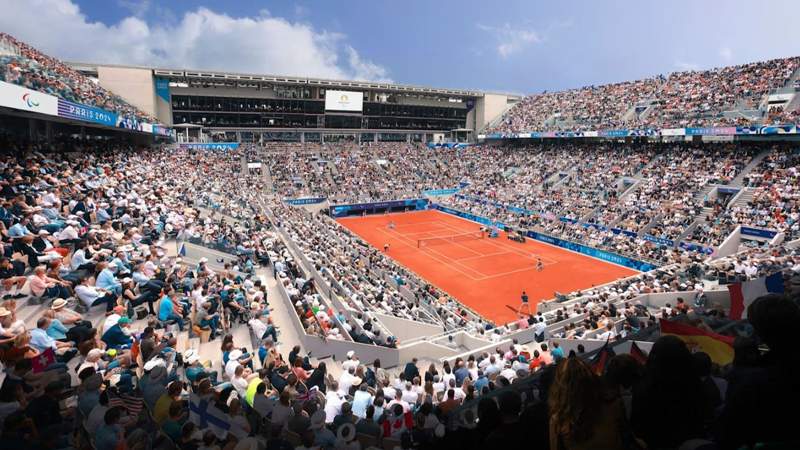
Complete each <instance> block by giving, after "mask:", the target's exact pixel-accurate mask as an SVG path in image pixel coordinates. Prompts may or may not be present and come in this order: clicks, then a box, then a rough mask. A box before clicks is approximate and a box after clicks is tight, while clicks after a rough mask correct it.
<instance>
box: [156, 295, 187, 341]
mask: <svg viewBox="0 0 800 450" xmlns="http://www.w3.org/2000/svg"><path fill="white" fill-rule="evenodd" d="M172 294H173V291H172V289H170V290H169V291H167V292H164V296H163V297H162V298H161V304H160V305H159V307H158V320H160V321H162V322H166V321H168V320H174V321H175V322H177V323H178V328H180V330H181V331H183V316H182V314H183V311H182V308H181V306H180V305H179V304H177V303H176V302H175V301H174V300H172V298H171V297H170V296H171V295H172Z"/></svg>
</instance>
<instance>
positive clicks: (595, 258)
mask: <svg viewBox="0 0 800 450" xmlns="http://www.w3.org/2000/svg"><path fill="white" fill-rule="evenodd" d="M437 212H438V213H439V214H444V215H446V216H447V217H452V218H455V219H458V220H460V221H462V222H466V223H469V224H472V225H480V224H479V223H478V222H473V221H471V220H469V219H465V218H463V217H458V216H454V215H452V214H447V213H445V212H441V211H437ZM533 241H534V242H536V243H537V244H541V245H546V246H548V247H553V248H554V249H556V250H560V251H562V252H568V253H572V254H574V255H578V256H582V257H584V258H590V259H594V260H595V261H598V262H601V263H603V264H610V265H612V266H617V267H620V268H622V269H626V270H630V271H632V272H633V273H634V274H640V273H643V272H642V271H640V270H636V269H633V268H630V267H628V266H623V265H622V264H617V263H615V262H611V261H606V260H604V259H600V258H598V257H596V256H591V255H587V254H585V253H581V252H576V251H575V250H571V249H568V248H564V247H559V246H558V245H554V244H551V243H549V242H544V241H540V240H538V239H533ZM558 262H559V261H556V263H558ZM626 276H633V275H626ZM622 278H625V277H620V278H614V279H613V280H611V281H609V282H608V283H606V284H611V283H614V282H616V281H617V280H620V279H622Z"/></svg>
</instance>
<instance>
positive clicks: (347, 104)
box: [325, 90, 364, 112]
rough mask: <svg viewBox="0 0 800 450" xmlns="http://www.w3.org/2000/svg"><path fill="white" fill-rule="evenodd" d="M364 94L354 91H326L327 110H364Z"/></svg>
mask: <svg viewBox="0 0 800 450" xmlns="http://www.w3.org/2000/svg"><path fill="white" fill-rule="evenodd" d="M363 109H364V94H362V93H361V92H353V91H332V90H327V91H325V110H326V111H359V112H360V111H363Z"/></svg>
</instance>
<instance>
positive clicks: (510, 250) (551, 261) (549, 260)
mask: <svg viewBox="0 0 800 450" xmlns="http://www.w3.org/2000/svg"><path fill="white" fill-rule="evenodd" d="M453 217H455V216H453ZM456 218H457V219H461V218H460V217H456ZM461 220H466V219H461ZM470 223H472V222H470ZM444 225H445V226H446V227H448V228H450V229H451V230H453V231H456V230H458V229H459V228H458V227H455V226H452V225H450V224H448V223H444ZM487 239H489V240H488V241H486V242H487V243H489V244H491V245H493V246H495V247H497V248H501V249H504V250H506V251H507V252H508V253H516V254H517V255H520V256H524V257H526V258H530V259H533V258H532V257H531V255H532V254H535V255H536V256H537V257H539V258H542V263H544V265H550V264H558V262H559V261H558V260H555V259H553V258H549V257H547V256H540V255H538V254H536V253H533V252H525V251H524V250H521V249H518V248H516V247H514V246H509V245H505V244H504V243H501V242H496V241H494V240H493V239H492V238H487ZM526 239H530V238H526Z"/></svg>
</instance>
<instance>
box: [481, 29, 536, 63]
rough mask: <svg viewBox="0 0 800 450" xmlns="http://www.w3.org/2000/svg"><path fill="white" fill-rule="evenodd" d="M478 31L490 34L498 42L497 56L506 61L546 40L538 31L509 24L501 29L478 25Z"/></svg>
mask: <svg viewBox="0 0 800 450" xmlns="http://www.w3.org/2000/svg"><path fill="white" fill-rule="evenodd" d="M478 29H480V30H483V31H485V32H487V33H490V34H491V35H492V36H493V37H494V39H495V40H496V41H497V46H496V47H495V49H496V51H497V54H498V55H499V56H500V57H501V58H504V59H505V58H508V57H509V56H511V55H513V54H514V53H517V52H519V51H521V50H523V49H525V48H526V47H528V46H530V45H532V44H538V43H541V42H542V41H543V40H544V39H543V37H542V36H541V35H540V34H539V33H538V32H536V30H533V29H527V28H516V27H512V26H511V25H510V24H508V23H506V24H504V25H502V26H499V27H496V26H491V25H483V24H478Z"/></svg>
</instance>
